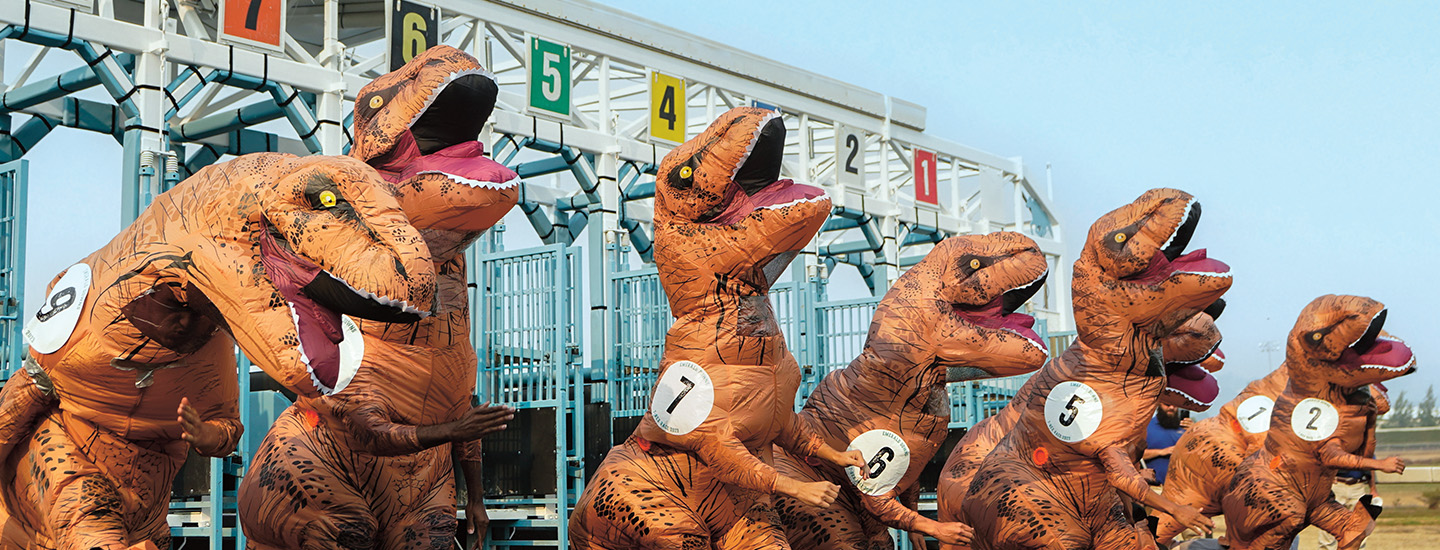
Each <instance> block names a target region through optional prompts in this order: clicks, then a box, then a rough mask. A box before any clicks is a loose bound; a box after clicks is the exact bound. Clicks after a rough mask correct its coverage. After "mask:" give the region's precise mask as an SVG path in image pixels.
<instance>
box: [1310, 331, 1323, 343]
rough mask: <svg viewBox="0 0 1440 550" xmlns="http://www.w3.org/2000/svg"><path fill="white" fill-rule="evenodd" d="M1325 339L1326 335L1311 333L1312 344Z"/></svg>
mask: <svg viewBox="0 0 1440 550" xmlns="http://www.w3.org/2000/svg"><path fill="white" fill-rule="evenodd" d="M1323 338H1325V335H1324V334H1320V333H1319V332H1312V333H1310V341H1312V342H1319V341H1320V340H1321V339H1323Z"/></svg>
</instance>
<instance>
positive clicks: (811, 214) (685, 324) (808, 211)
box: [570, 107, 864, 548]
mask: <svg viewBox="0 0 1440 550" xmlns="http://www.w3.org/2000/svg"><path fill="white" fill-rule="evenodd" d="M784 147H785V126H784V123H783V122H782V121H781V119H780V118H779V117H778V115H776V114H775V113H774V112H773V111H766V110H763V109H756V108H749V107H741V108H736V109H732V110H730V111H729V112H727V113H725V114H724V115H722V116H721V117H720V118H719V119H717V120H716V121H715V122H714V123H712V124H711V125H710V127H709V128H707V129H706V130H705V131H704V132H703V133H701V134H700V135H699V136H697V137H695V138H694V139H691V140H690V141H687V142H685V144H684V145H681V146H680V147H678V148H676V149H675V150H674V151H672V152H671V153H670V154H669V155H666V156H665V160H663V161H661V163H660V168H659V172H658V174H659V175H658V176H657V177H656V184H655V188H656V194H655V265H656V266H657V267H658V268H659V270H660V282H661V284H662V285H664V288H665V294H666V296H667V297H668V298H669V300H670V310H671V311H672V312H673V313H674V314H675V315H676V316H677V319H676V320H675V323H674V324H673V325H672V326H671V327H670V331H669V333H667V335H666V337H665V352H664V356H663V358H662V360H661V361H662V364H661V371H660V377H659V380H658V381H657V382H656V385H655V390H654V392H653V394H652V396H651V405H650V411H649V412H648V413H647V414H646V415H645V417H644V419H643V420H642V421H641V424H640V426H639V427H638V428H636V430H635V433H634V434H633V435H631V437H630V438H629V439H627V440H626V441H625V442H624V443H622V444H620V445H617V446H615V447H614V448H612V449H611V450H610V453H609V455H607V456H606V457H605V461H604V462H602V463H601V464H600V466H599V469H598V470H597V471H596V472H595V476H594V477H593V478H592V479H591V480H590V483H589V484H588V485H587V486H586V487H585V492H584V494H582V495H581V497H580V501H579V503H578V504H576V506H575V511H574V512H573V513H572V514H571V515H570V544H571V546H572V547H576V548H637V547H644V548H710V547H712V546H713V547H717V548H772V547H780V548H783V547H786V546H787V545H786V542H785V535H784V532H783V531H782V529H781V528H780V525H779V523H778V518H777V516H776V513H775V510H774V509H773V508H772V507H771V505H770V500H771V499H770V494H771V493H775V492H780V493H784V494H790V495H796V496H799V497H801V498H802V500H805V501H807V502H811V503H812V504H820V505H828V504H829V503H830V502H831V501H833V500H834V498H835V495H836V493H837V492H838V488H837V487H836V486H835V485H834V484H831V483H827V482H819V483H808V484H802V483H800V482H798V481H795V480H793V479H790V478H787V477H784V476H781V475H780V474H779V473H777V472H776V471H775V468H774V467H773V466H772V465H771V444H772V443H778V444H779V445H780V446H781V447H784V448H785V449H787V450H789V451H791V452H793V453H795V454H797V455H799V456H802V457H808V456H816V457H818V458H821V459H822V460H826V461H829V462H835V463H845V464H853V465H856V466H861V465H863V464H864V461H863V460H861V459H860V457H859V453H858V452H854V453H842V452H840V451H836V450H835V449H832V448H830V447H829V446H828V445H826V444H825V442H824V440H823V439H822V438H821V437H820V436H819V435H818V434H816V433H815V432H814V431H813V430H812V429H811V428H810V427H808V426H807V425H805V424H804V423H802V422H801V421H800V419H799V417H797V416H796V415H795V412H794V403H795V392H796V390H797V389H798V388H799V385H800V369H799V367H798V366H797V365H796V363H795V358H794V357H793V356H791V355H790V352H789V350H787V349H786V348H785V338H784V336H783V335H782V334H781V332H780V327H779V324H778V323H777V322H776V319H775V313H774V311H773V310H772V308H771V305H770V301H769V299H768V297H767V293H768V292H769V289H770V286H771V285H772V284H773V283H774V282H775V279H777V278H778V277H779V276H780V274H781V273H782V272H783V271H784V270H785V268H786V266H788V265H789V263H790V260H791V259H793V258H794V257H795V255H796V254H797V252H798V251H799V250H800V249H801V248H803V247H804V246H805V245H806V244H807V243H809V242H810V239H811V238H812V237H814V236H815V233H816V232H817V231H818V230H819V229H820V226H821V224H822V223H824V221H825V218H826V217H827V216H828V215H829V213H830V199H829V198H827V197H826V196H825V194H824V192H823V191H821V190H820V189H818V188H815V187H809V186H805V185H799V184H795V183H794V182H791V181H790V180H778V181H777V178H778V177H779V172H780V163H781V160H782V158H783V154H784Z"/></svg>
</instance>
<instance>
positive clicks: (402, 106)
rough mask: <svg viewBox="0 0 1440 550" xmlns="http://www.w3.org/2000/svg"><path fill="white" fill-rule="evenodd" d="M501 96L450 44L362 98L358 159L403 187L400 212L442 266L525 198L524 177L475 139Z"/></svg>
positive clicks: (356, 131)
mask: <svg viewBox="0 0 1440 550" xmlns="http://www.w3.org/2000/svg"><path fill="white" fill-rule="evenodd" d="M498 92H499V87H498V86H497V85H496V82H495V77H494V75H491V74H490V73H489V72H487V71H485V70H484V68H482V67H481V66H480V63H479V61H477V60H476V59H475V58H474V57H471V56H470V55H469V54H466V53H465V52H462V51H460V50H457V49H455V48H452V47H450V46H443V45H442V46H435V47H433V48H430V49H429V50H426V51H425V52H424V53H422V54H420V55H418V56H416V57H415V58H414V59H412V60H410V62H409V63H406V64H405V66H403V67H401V68H400V69H398V70H396V71H394V72H391V73H389V74H386V75H384V76H381V77H380V78H377V79H375V80H374V81H372V82H371V83H369V84H367V85H365V87H364V88H361V89H360V93H359V94H358V95H357V96H356V100H355V126H354V131H353V134H354V135H355V144H354V146H353V147H351V149H350V156H353V157H355V158H358V159H360V160H363V161H365V162H366V163H367V164H369V165H370V166H371V167H373V168H375V169H376V170H377V171H379V172H380V175H381V177H383V178H384V179H385V180H386V181H388V182H390V183H393V184H395V185H396V186H397V194H398V195H399V197H400V205H401V206H402V207H403V208H404V210H405V214H406V215H407V216H409V218H410V223H412V224H413V225H414V226H415V227H416V228H418V229H420V231H421V233H422V234H423V235H424V236H425V242H426V244H427V245H428V246H429V248H430V253H431V255H432V256H433V258H434V259H435V261H437V262H445V261H448V260H449V259H450V258H452V257H454V256H455V255H456V254H458V253H460V252H461V251H463V250H464V249H465V247H466V246H468V245H469V244H470V243H471V242H472V241H474V239H475V238H476V237H478V236H479V235H480V233H481V232H483V231H484V230H486V229H489V228H490V226H493V225H495V223H496V222H498V221H500V218H501V217H503V216H504V215H505V213H506V212H508V211H509V210H510V208H511V207H513V206H514V205H515V203H516V201H517V200H519V198H520V177H519V176H517V175H516V174H515V172H514V171H512V170H510V169H509V168H506V167H505V166H503V165H501V164H500V163H497V162H495V161H493V160H490V158H488V157H486V156H485V146H484V144H482V143H480V142H478V141H476V140H475V137H476V135H478V134H479V133H480V130H481V128H483V127H484V126H485V123H486V122H487V120H488V119H489V117H490V114H491V113H492V112H493V111H494V110H495V99H496V96H497V94H498Z"/></svg>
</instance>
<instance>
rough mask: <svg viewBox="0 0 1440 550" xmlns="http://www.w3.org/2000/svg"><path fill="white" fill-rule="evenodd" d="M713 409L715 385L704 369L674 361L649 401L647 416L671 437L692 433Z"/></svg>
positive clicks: (689, 362) (692, 363)
mask: <svg viewBox="0 0 1440 550" xmlns="http://www.w3.org/2000/svg"><path fill="white" fill-rule="evenodd" d="M714 407H715V384H714V382H712V381H711V380H710V374H709V373H707V372H705V369H704V368H701V367H700V365H697V364H695V363H694V362H691V361H677V362H675V363H672V364H671V365H670V368H668V369H666V370H665V374H664V375H662V376H661V377H660V382H659V383H657V384H655V395H653V396H651V398H650V416H651V417H652V418H654V419H655V424H657V425H659V426H660V429H662V430H665V431H666V432H668V433H671V434H674V435H685V434H688V433H690V432H691V431H694V430H695V428H697V427H699V426H700V423H701V422H704V421H705V419H706V418H708V417H709V416H710V409H712V408H714Z"/></svg>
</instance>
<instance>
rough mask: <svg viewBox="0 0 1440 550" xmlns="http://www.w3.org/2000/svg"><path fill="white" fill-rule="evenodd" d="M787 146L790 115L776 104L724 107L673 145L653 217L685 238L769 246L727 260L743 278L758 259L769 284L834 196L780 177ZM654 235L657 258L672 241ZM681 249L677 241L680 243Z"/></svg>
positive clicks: (761, 283) (660, 174) (659, 177)
mask: <svg viewBox="0 0 1440 550" xmlns="http://www.w3.org/2000/svg"><path fill="white" fill-rule="evenodd" d="M784 153H785V123H784V121H783V120H782V119H781V118H780V115H778V114H777V113H775V112H774V111H770V110H766V109H758V108H753V107H737V108H734V109H731V110H730V111H728V112H726V113H725V114H724V115H721V116H720V118H718V119H716V120H715V122H713V123H711V124H710V127H708V128H706V129H705V131H704V132H701V133H700V135H698V136H696V137H694V138H693V139H691V140H690V141H687V142H685V143H684V144H682V145H680V146H679V147H676V148H675V150H673V151H671V152H670V154H668V155H665V159H664V160H662V161H660V167H659V169H658V171H657V172H656V177H655V223H656V227H657V231H659V230H660V228H661V227H662V226H663V227H666V228H667V230H668V229H674V230H675V232H677V233H679V235H680V238H681V239H693V240H697V241H701V240H704V239H707V238H710V237H711V236H714V239H713V240H714V241H715V242H717V243H719V242H727V243H729V245H730V246H740V247H745V248H757V247H756V246H752V245H751V243H763V246H762V247H763V248H764V249H765V250H766V251H767V252H768V254H762V256H763V257H758V258H754V259H753V260H754V261H755V264H754V265H741V266H724V268H725V270H726V271H727V272H730V273H735V274H737V277H738V278H740V279H746V280H749V279H759V277H751V275H750V274H747V273H744V272H745V271H746V270H747V268H752V267H757V268H759V269H758V270H750V271H755V272H763V276H764V277H763V279H764V280H750V281H748V282H749V283H750V284H751V285H754V286H757V287H763V288H766V289H768V288H769V286H770V284H772V283H774V281H775V279H776V278H778V277H779V275H780V273H781V272H782V271H784V269H785V267H786V266H788V265H789V263H790V260H791V259H792V258H794V256H795V254H796V253H798V251H799V250H800V249H801V248H803V247H804V246H805V245H806V244H807V243H809V242H810V239H812V238H813V237H814V236H815V233H816V232H817V231H819V230H820V226H821V225H822V224H824V223H825V218H826V217H828V216H829V214H830V199H829V198H828V197H826V196H825V191H823V190H821V189H820V188H818V187H812V186H809V185H801V184H797V183H795V182H793V181H791V180H788V179H779V178H780V166H781V163H782V162H783V160H784ZM658 241H659V239H657V243H656V254H657V259H656V263H660V262H661V261H663V260H662V256H665V255H667V254H668V253H667V252H666V251H665V250H664V247H666V246H671V245H670V244H666V243H661V242H658ZM677 250H679V248H677Z"/></svg>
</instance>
